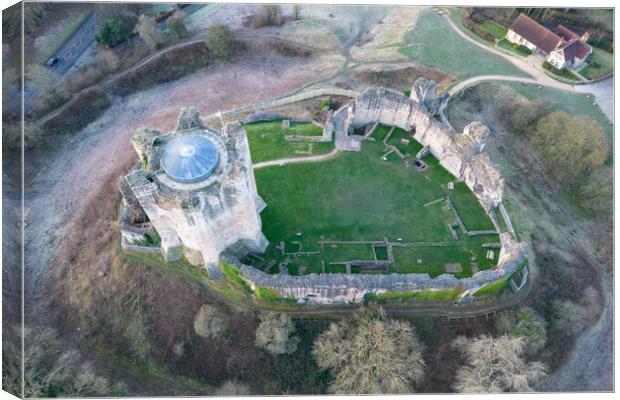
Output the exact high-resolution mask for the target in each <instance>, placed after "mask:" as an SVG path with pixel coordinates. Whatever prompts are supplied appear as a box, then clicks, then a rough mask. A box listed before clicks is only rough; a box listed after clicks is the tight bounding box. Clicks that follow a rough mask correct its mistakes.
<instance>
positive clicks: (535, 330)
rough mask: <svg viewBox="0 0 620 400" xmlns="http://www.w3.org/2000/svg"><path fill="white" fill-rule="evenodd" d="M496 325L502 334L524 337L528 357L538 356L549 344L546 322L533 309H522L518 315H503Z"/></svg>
mask: <svg viewBox="0 0 620 400" xmlns="http://www.w3.org/2000/svg"><path fill="white" fill-rule="evenodd" d="M496 325H497V330H498V331H500V332H501V333H507V334H510V335H512V336H520V337H523V338H524V339H525V342H526V346H525V352H526V353H527V354H528V355H534V354H536V353H537V352H538V351H539V350H540V349H542V348H543V347H544V346H545V343H546V342H547V330H546V328H545V320H544V319H543V318H542V317H541V316H540V315H538V313H537V312H536V311H535V310H534V309H533V308H531V307H522V308H521V309H520V310H519V311H518V312H517V313H516V315H514V314H513V313H510V312H505V313H503V315H502V317H500V318H498V322H497V323H496Z"/></svg>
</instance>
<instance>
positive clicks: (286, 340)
mask: <svg viewBox="0 0 620 400" xmlns="http://www.w3.org/2000/svg"><path fill="white" fill-rule="evenodd" d="M294 333H295V324H294V323H293V320H292V319H291V317H289V316H288V315H286V314H275V313H266V314H263V315H262V316H261V321H260V324H259V325H258V328H256V341H255V343H256V346H257V347H259V348H261V349H265V350H267V351H269V352H270V353H271V354H291V353H294V352H295V350H297V345H298V344H299V337H297V336H294Z"/></svg>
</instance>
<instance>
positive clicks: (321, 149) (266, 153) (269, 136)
mask: <svg viewBox="0 0 620 400" xmlns="http://www.w3.org/2000/svg"><path fill="white" fill-rule="evenodd" d="M243 128H244V129H245V131H246V132H247V133H248V140H249V141H250V153H251V154H252V161H253V162H254V163H256V162H260V161H267V160H276V159H279V158H285V157H299V156H311V155H316V154H323V153H329V152H330V151H331V150H332V148H333V144H332V143H311V142H289V141H287V140H286V139H285V136H287V135H303V136H321V135H322V134H323V129H321V128H320V127H318V126H316V125H314V124H311V123H295V122H291V127H290V128H288V129H283V128H282V120H276V121H266V122H255V123H253V124H248V125H244V126H243Z"/></svg>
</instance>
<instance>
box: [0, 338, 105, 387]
mask: <svg viewBox="0 0 620 400" xmlns="http://www.w3.org/2000/svg"><path fill="white" fill-rule="evenodd" d="M35 332H36V333H35ZM13 333H14V334H13V335H12V336H11V339H12V340H6V341H4V342H3V346H4V349H3V357H2V377H3V388H4V389H6V390H8V391H9V392H11V393H14V394H16V395H19V394H21V377H22V376H21V360H22V358H21V357H22V352H21V351H20V348H21V343H20V340H21V337H22V335H24V341H25V346H24V353H23V357H24V367H25V368H24V376H23V378H24V393H23V395H24V397H31V398H32V397H85V396H97V395H99V396H102V395H106V394H107V393H108V392H109V385H108V382H107V381H106V380H105V379H104V378H101V377H99V376H97V375H95V373H94V372H93V369H92V367H91V365H90V364H88V363H84V362H81V360H80V359H81V357H80V354H79V353H78V352H77V351H76V350H74V349H70V350H65V351H63V352H62V353H58V350H59V349H60V348H61V346H60V343H58V339H57V336H56V333H55V332H54V331H53V330H51V329H49V328H38V329H36V331H35V330H34V329H30V328H28V327H25V328H24V329H23V330H22V329H21V327H15V328H14V329H13Z"/></svg>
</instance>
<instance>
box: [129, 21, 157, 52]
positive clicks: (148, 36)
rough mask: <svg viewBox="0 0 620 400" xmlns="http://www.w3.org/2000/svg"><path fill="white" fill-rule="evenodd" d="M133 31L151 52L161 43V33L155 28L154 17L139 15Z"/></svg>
mask: <svg viewBox="0 0 620 400" xmlns="http://www.w3.org/2000/svg"><path fill="white" fill-rule="evenodd" d="M135 31H136V33H137V34H138V36H140V39H142V41H143V42H144V44H146V46H147V47H148V48H149V49H151V50H155V49H156V48H157V47H158V46H159V44H160V43H161V33H160V32H159V28H158V27H157V21H155V17H149V16H148V15H145V14H142V15H140V17H139V18H138V23H137V24H136V27H135Z"/></svg>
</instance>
